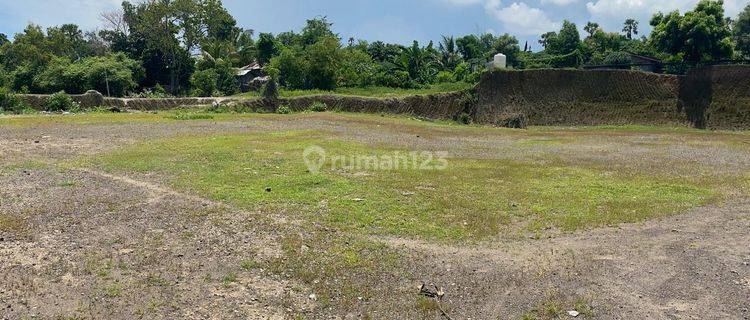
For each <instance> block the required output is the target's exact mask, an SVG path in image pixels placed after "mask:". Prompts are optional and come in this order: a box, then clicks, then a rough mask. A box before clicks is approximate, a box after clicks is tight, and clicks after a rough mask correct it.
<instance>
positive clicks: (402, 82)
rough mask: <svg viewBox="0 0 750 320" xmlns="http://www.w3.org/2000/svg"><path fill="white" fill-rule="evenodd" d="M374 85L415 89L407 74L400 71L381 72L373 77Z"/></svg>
mask: <svg viewBox="0 0 750 320" xmlns="http://www.w3.org/2000/svg"><path fill="white" fill-rule="evenodd" d="M375 84H376V85H378V86H383V87H390V88H403V89H411V88H414V87H416V84H415V83H414V82H413V81H411V78H409V73H408V72H406V71H402V70H396V71H388V70H382V71H381V72H379V73H378V74H377V75H375Z"/></svg>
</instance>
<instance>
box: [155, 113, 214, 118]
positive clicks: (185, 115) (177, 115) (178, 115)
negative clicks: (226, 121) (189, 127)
mask: <svg viewBox="0 0 750 320" xmlns="http://www.w3.org/2000/svg"><path fill="white" fill-rule="evenodd" d="M166 118H167V119H172V120H213V118H214V116H213V115H210V114H202V113H185V112H178V113H175V114H170V115H167V116H166Z"/></svg>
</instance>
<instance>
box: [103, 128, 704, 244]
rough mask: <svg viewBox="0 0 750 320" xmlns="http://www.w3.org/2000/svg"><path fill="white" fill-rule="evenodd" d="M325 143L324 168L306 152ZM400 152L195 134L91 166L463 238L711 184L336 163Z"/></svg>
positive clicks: (252, 203)
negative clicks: (315, 169) (312, 166)
mask: <svg viewBox="0 0 750 320" xmlns="http://www.w3.org/2000/svg"><path fill="white" fill-rule="evenodd" d="M311 145H319V146H321V147H323V148H324V149H325V150H326V152H327V155H328V156H329V157H328V160H327V162H326V163H325V164H324V166H323V168H324V170H323V171H322V172H320V173H312V172H308V170H307V167H306V166H305V164H304V161H303V150H304V149H305V148H307V147H309V146H311ZM395 152H402V153H406V152H408V151H405V150H396V149H389V148H372V147H367V146H364V145H359V144H355V143H350V142H343V141H339V140H336V139H333V138H332V137H330V136H328V135H326V134H324V133H320V132H284V133H272V134H240V135H220V136H200V137H196V136H190V137H178V138H172V139H165V140H158V141H153V142H149V143H142V144H139V145H135V146H131V147H128V148H126V149H124V150H121V151H118V152H115V153H112V154H109V155H106V156H103V157H100V158H98V159H95V160H94V161H93V164H94V165H97V166H101V167H103V168H104V169H105V170H109V171H136V172H152V171H156V172H163V173H167V174H169V175H171V176H173V177H175V179H174V180H173V181H172V183H173V184H174V185H175V186H177V187H178V188H182V189H188V190H192V191H194V192H196V193H198V194H205V195H207V196H209V197H211V198H213V199H216V200H220V201H227V202H229V203H232V204H235V205H238V206H241V207H244V208H248V209H252V210H269V211H275V212H288V213H290V214H298V215H301V216H302V217H303V218H307V219H309V220H311V221H322V222H325V223H327V224H329V225H331V226H334V227H337V228H340V229H341V230H349V231H356V232H358V233H366V234H373V235H395V236H406V237H420V238H427V239H444V240H451V239H452V240H467V239H481V238H485V237H491V236H497V235H505V234H508V232H509V231H511V230H521V231H522V232H527V231H531V232H537V231H540V230H546V229H550V228H556V229H561V230H564V231H573V230H577V229H581V228H591V227H597V226H602V225H608V224H618V223H622V222H634V221H641V220H644V219H649V218H653V217H658V216H664V215H668V214H673V213H677V212H681V211H683V210H685V209H688V208H691V207H694V206H698V205H702V204H705V203H708V202H710V201H712V200H713V199H714V197H715V196H716V191H714V190H713V189H711V188H709V187H704V186H700V185H695V184H691V183H690V182H689V181H685V180H679V179H668V178H664V177H657V176H651V175H637V174H631V173H628V174H619V173H613V172H607V171H603V170H597V169H592V168H585V167H576V166H562V165H557V166H551V165H540V164H534V163H527V162H514V161H510V160H478V159H466V158H451V159H448V161H449V165H448V167H447V169H446V170H415V169H413V168H398V169H392V170H360V169H356V168H346V167H342V166H341V165H339V166H337V169H335V170H333V169H331V168H332V167H333V164H332V161H331V160H330V159H331V158H332V157H333V156H336V155H338V156H345V157H348V156H351V155H366V156H374V157H384V156H392V155H393V154H394V153H395Z"/></svg>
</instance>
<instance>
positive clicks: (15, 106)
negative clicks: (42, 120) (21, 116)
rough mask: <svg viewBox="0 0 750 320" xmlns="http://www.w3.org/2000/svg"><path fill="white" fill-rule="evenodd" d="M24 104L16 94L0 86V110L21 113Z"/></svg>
mask: <svg viewBox="0 0 750 320" xmlns="http://www.w3.org/2000/svg"><path fill="white" fill-rule="evenodd" d="M24 109H26V106H25V105H24V104H23V102H22V101H21V98H19V97H18V96H17V95H15V94H13V93H12V92H10V91H8V90H7V89H5V88H2V87H0V112H12V113H21V112H22V111H23V110H24Z"/></svg>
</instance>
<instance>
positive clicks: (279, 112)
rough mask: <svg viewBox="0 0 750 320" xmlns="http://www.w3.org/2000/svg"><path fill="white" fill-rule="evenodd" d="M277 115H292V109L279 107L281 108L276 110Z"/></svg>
mask: <svg viewBox="0 0 750 320" xmlns="http://www.w3.org/2000/svg"><path fill="white" fill-rule="evenodd" d="M276 113H278V114H290V113H292V109H291V108H289V106H279V108H278V109H276Z"/></svg>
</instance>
